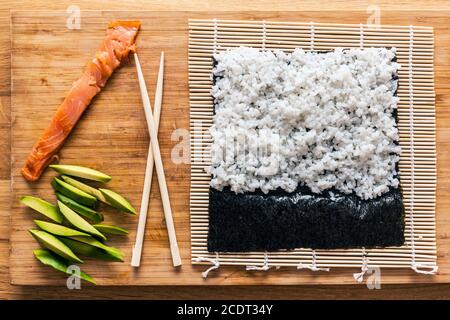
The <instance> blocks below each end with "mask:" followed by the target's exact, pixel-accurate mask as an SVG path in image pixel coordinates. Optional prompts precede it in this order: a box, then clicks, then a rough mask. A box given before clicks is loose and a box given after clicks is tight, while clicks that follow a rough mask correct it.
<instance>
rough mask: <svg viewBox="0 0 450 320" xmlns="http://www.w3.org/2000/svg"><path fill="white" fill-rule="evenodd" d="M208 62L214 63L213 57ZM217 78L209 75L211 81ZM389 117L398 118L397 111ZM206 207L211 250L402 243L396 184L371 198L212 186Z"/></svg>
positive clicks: (302, 188) (300, 190)
mask: <svg viewBox="0 0 450 320" xmlns="http://www.w3.org/2000/svg"><path fill="white" fill-rule="evenodd" d="M320 53H322V52H320ZM393 61H397V58H396V57H394V59H393ZM212 62H213V66H216V64H217V61H216V60H215V59H214V58H213V59H212ZM218 78H219V77H216V76H214V75H213V83H214V84H215V83H216V81H217V79H218ZM397 79H398V76H397V75H394V76H393V78H392V80H393V81H394V80H397ZM397 90H398V86H397ZM397 90H396V91H395V93H394V95H397ZM214 111H215V110H214ZM392 116H393V117H394V118H395V120H396V122H398V117H397V110H394V111H393V114H392ZM396 143H398V141H396ZM396 169H397V172H398V163H397V164H396ZM397 177H398V174H397ZM208 210H209V232H208V251H209V252H247V251H274V250H280V249H295V248H312V249H350V248H361V247H365V248H375V247H388V246H401V245H403V244H404V242H405V237H404V230H405V223H404V206H403V200H402V192H401V188H400V187H399V188H390V189H389V191H388V192H387V193H385V194H383V195H381V196H379V197H377V198H375V199H370V200H363V199H361V198H360V197H358V196H357V195H355V194H350V195H348V194H343V193H342V192H339V191H337V190H335V189H332V190H326V191H324V192H322V193H320V194H317V193H313V192H311V190H310V189H309V188H308V187H305V186H299V187H298V188H297V189H296V190H295V191H294V192H292V193H288V192H286V191H284V190H282V189H278V190H274V191H270V192H269V193H267V194H264V193H263V192H262V191H260V190H257V191H256V192H246V193H241V194H236V193H234V192H233V191H231V190H230V189H229V188H224V190H222V191H219V190H216V189H214V188H211V187H210V188H209V208H208Z"/></svg>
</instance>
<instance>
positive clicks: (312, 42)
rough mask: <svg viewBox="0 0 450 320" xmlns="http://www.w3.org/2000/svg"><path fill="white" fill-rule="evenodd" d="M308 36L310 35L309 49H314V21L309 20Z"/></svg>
mask: <svg viewBox="0 0 450 320" xmlns="http://www.w3.org/2000/svg"><path fill="white" fill-rule="evenodd" d="M309 37H310V50H311V51H314V41H315V39H316V28H315V27H314V22H312V21H311V22H310V27H309Z"/></svg>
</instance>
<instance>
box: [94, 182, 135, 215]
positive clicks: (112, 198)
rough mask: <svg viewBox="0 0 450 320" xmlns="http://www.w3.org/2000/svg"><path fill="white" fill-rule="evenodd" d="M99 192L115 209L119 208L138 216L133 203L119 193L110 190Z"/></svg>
mask: <svg viewBox="0 0 450 320" xmlns="http://www.w3.org/2000/svg"><path fill="white" fill-rule="evenodd" d="M99 190H100V192H101V193H102V194H103V195H104V196H105V198H106V200H108V202H110V203H111V205H112V206H113V207H114V208H117V209H119V210H122V211H125V212H128V213H131V214H137V213H136V210H135V209H134V208H133V206H132V205H131V203H129V202H128V200H127V199H125V198H124V197H122V196H121V195H120V194H118V193H117V192H114V191H112V190H109V189H101V188H100V189H99Z"/></svg>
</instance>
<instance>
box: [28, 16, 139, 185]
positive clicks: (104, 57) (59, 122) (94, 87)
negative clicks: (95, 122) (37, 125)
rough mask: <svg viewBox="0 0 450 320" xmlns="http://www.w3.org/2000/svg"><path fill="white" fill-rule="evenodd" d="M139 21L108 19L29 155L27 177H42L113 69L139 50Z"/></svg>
mask: <svg viewBox="0 0 450 320" xmlns="http://www.w3.org/2000/svg"><path fill="white" fill-rule="evenodd" d="M140 25H141V24H140V22H139V21H114V22H111V23H109V25H108V29H107V31H106V36H105V38H104V40H103V42H102V44H101V46H100V48H99V49H98V51H97V53H96V55H95V58H94V59H93V60H92V61H90V62H89V63H88V65H87V66H86V68H85V71H84V73H83V75H82V76H81V78H79V79H78V80H77V81H76V82H75V83H74V84H73V86H72V88H71V89H70V91H69V93H68V94H67V96H66V97H65V99H64V101H63V103H62V104H61V105H60V106H59V107H58V109H57V110H56V113H55V115H54V116H53V119H52V121H51V122H50V124H49V126H48V127H47V129H45V131H44V134H43V135H42V136H41V137H40V139H39V140H38V141H37V142H36V144H35V145H34V146H33V149H32V150H31V153H30V154H29V155H28V158H27V161H26V163H25V166H24V167H23V168H22V170H21V172H22V175H23V176H24V177H25V179H26V180H28V181H36V180H38V179H39V177H40V176H41V174H42V172H43V171H44V169H45V168H46V167H47V165H49V164H50V162H51V161H52V159H53V157H54V156H55V155H56V153H57V152H58V151H59V149H60V148H61V147H62V146H63V144H64V141H65V140H66V138H67V137H68V136H69V134H70V132H71V131H72V129H73V128H74V127H75V125H76V123H77V121H78V120H79V119H80V117H81V115H82V114H83V112H84V110H86V108H87V107H88V106H89V104H90V102H91V100H92V98H94V97H95V95H96V94H97V93H99V92H100V91H101V90H102V88H103V87H104V86H105V85H106V82H107V81H108V79H109V77H110V76H111V74H112V73H113V72H114V70H115V69H117V68H118V67H119V66H120V65H121V64H122V63H123V62H124V61H125V60H127V57H128V55H129V53H130V52H135V51H136V46H135V40H136V36H137V33H138V31H139V27H140Z"/></svg>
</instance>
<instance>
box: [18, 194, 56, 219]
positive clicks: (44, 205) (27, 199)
mask: <svg viewBox="0 0 450 320" xmlns="http://www.w3.org/2000/svg"><path fill="white" fill-rule="evenodd" d="M20 202H21V203H22V204H24V205H26V206H27V207H30V208H31V209H33V210H36V211H37V212H39V213H41V214H43V215H44V216H46V217H47V218H49V219H51V220H53V221H55V222H57V223H62V222H63V220H64V216H63V215H62V214H61V213H60V212H59V210H58V207H57V206H54V205H53V204H51V203H49V202H47V201H45V200H42V199H39V198H36V197H32V196H23V197H20Z"/></svg>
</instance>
